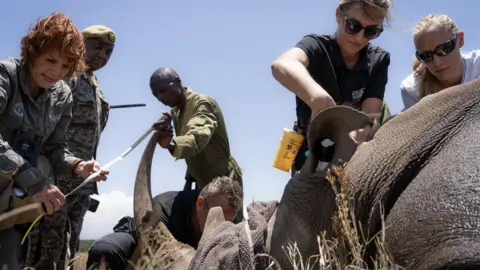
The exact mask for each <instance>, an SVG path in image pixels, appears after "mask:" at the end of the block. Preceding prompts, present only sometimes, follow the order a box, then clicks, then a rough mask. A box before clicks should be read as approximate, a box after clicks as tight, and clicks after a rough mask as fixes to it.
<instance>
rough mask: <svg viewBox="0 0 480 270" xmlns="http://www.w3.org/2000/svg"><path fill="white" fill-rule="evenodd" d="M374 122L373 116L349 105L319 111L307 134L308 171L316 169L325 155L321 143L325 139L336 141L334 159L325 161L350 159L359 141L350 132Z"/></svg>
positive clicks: (311, 171) (306, 164)
mask: <svg viewBox="0 0 480 270" xmlns="http://www.w3.org/2000/svg"><path fill="white" fill-rule="evenodd" d="M373 123H374V118H373V117H371V116H369V115H367V114H365V113H363V112H361V111H358V110H355V109H353V108H351V107H348V106H334V107H330V108H327V109H325V110H323V111H321V112H319V113H318V114H317V115H315V116H314V117H313V118H312V120H311V121H310V127H309V131H308V135H307V139H308V145H309V151H310V154H309V157H308V159H307V161H306V163H305V166H306V171H307V172H310V173H313V172H315V171H316V169H317V165H318V162H319V160H320V158H321V156H322V155H323V153H322V145H321V143H322V142H323V141H324V140H325V139H329V140H331V141H332V142H333V143H334V146H333V147H334V150H333V151H334V153H333V159H332V160H328V161H325V162H331V161H334V160H337V161H338V160H341V161H343V162H345V161H348V160H349V159H350V158H351V157H352V155H353V153H354V152H355V150H356V149H357V143H356V142H355V141H354V140H353V139H352V138H351V137H350V136H349V133H350V132H351V131H353V130H357V129H361V128H364V127H365V126H367V125H372V124H373Z"/></svg>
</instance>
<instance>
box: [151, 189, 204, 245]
mask: <svg viewBox="0 0 480 270" xmlns="http://www.w3.org/2000/svg"><path fill="white" fill-rule="evenodd" d="M199 194H200V190H185V191H169V192H164V193H162V194H159V195H157V196H155V198H153V202H154V203H155V207H156V208H155V210H159V211H160V219H161V220H162V221H163V222H164V223H165V226H166V227H167V228H168V230H169V231H170V232H171V233H172V235H173V237H175V239H177V240H178V241H180V242H182V243H185V244H189V245H190V246H192V247H194V248H195V249H196V248H197V245H198V239H196V237H195V232H194V229H193V224H192V215H194V214H195V202H196V200H197V197H198V195H199Z"/></svg>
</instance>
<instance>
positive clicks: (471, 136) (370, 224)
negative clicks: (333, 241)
mask: <svg viewBox="0 0 480 270" xmlns="http://www.w3.org/2000/svg"><path fill="white" fill-rule="evenodd" d="M369 121H370V119H369V118H368V117H367V115H365V114H363V113H361V112H358V111H355V110H353V109H350V108H348V107H333V108H329V109H327V110H325V111H323V112H321V113H320V114H319V115H317V116H316V117H315V118H314V119H313V120H312V123H311V130H310V134H309V142H310V143H311V149H310V153H311V154H310V156H309V157H308V159H307V162H306V164H305V166H304V168H302V170H301V172H300V173H299V174H297V175H296V176H295V177H293V178H292V179H291V180H290V181H289V182H288V184H287V185H286V187H285V190H284V193H283V196H282V198H281V201H280V204H279V207H278V209H277V213H276V216H275V220H271V224H270V227H271V228H270V229H271V231H270V232H269V241H270V242H269V243H267V246H268V249H269V253H270V255H272V256H273V257H274V258H276V259H277V260H278V261H279V262H280V264H281V265H282V267H283V269H290V268H291V267H292V266H291V264H290V263H289V262H288V260H287V258H286V256H285V253H284V251H283V250H282V248H281V246H282V245H286V244H287V242H288V241H296V242H297V245H298V248H299V250H300V254H302V257H303V258H304V259H305V258H308V257H309V256H311V255H315V254H318V253H319V251H318V244H317V240H316V239H317V235H321V232H322V231H326V232H327V236H328V237H331V236H332V234H333V229H332V220H331V218H332V216H333V214H334V211H335V210H336V207H335V201H334V198H335V196H334V192H333V190H332V187H331V184H330V182H328V181H327V180H325V179H324V178H323V177H322V175H324V171H320V172H316V168H317V165H318V163H319V162H318V161H319V158H320V154H321V153H320V152H319V150H318V145H319V144H320V142H322V141H323V140H324V139H326V138H328V139H330V140H332V141H334V142H335V145H336V146H335V147H336V148H335V154H334V160H333V162H332V163H336V162H338V161H339V160H340V159H341V160H343V161H347V164H346V167H345V169H344V173H345V179H344V180H343V181H342V184H343V189H344V191H345V192H346V194H347V195H348V196H349V197H350V198H352V199H353V205H354V213H355V217H356V220H357V222H360V223H361V226H362V229H363V234H364V235H365V236H366V239H370V238H371V237H372V236H373V235H374V234H376V233H377V232H379V230H380V229H381V216H380V207H383V208H384V214H385V216H386V218H385V221H386V224H385V225H386V228H387V229H386V233H385V234H386V235H385V244H386V246H387V249H388V251H389V252H390V253H391V255H392V257H393V259H394V260H395V262H396V263H397V264H398V265H401V266H404V267H406V268H407V269H480V79H478V80H475V81H472V82H469V83H465V84H462V85H459V86H455V87H451V88H448V89H445V90H443V91H441V92H440V93H438V94H435V95H430V96H427V97H426V98H424V99H422V100H421V101H420V102H419V103H418V104H416V105H415V106H413V107H411V108H410V109H409V110H407V111H405V112H402V113H401V114H398V115H397V116H396V117H394V118H391V119H389V121H388V122H387V123H385V125H384V126H383V127H382V128H380V129H379V130H378V132H377V133H376V134H375V135H374V138H373V139H372V140H371V141H369V142H367V143H364V144H362V145H360V146H359V147H358V148H357V146H356V144H355V142H354V141H353V140H352V139H351V138H350V137H349V136H348V132H349V131H350V130H354V129H357V128H361V127H362V126H364V125H365V124H367V123H369ZM355 149H356V151H355ZM370 248H372V249H373V248H374V247H370ZM372 249H370V250H369V251H370V252H368V254H369V255H372V252H373V251H374V250H372ZM366 259H368V258H366Z"/></svg>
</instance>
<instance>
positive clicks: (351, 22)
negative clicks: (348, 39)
mask: <svg viewBox="0 0 480 270" xmlns="http://www.w3.org/2000/svg"><path fill="white" fill-rule="evenodd" d="M340 11H341V14H342V16H343V19H344V20H345V32H347V33H348V34H350V35H356V34H358V33H360V31H362V30H364V31H363V36H364V37H365V38H367V39H376V38H377V37H378V36H380V34H381V33H382V32H383V26H382V25H380V26H378V25H369V26H367V27H363V25H362V23H360V21H359V20H357V19H355V18H348V17H347V15H346V14H345V10H344V7H343V6H341V7H340Z"/></svg>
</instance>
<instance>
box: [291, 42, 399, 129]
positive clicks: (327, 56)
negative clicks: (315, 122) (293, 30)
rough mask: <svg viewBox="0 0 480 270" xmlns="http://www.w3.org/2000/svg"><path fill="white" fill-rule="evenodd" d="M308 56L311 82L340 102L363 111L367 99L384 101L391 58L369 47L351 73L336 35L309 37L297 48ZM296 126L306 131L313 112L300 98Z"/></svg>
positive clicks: (366, 47)
mask: <svg viewBox="0 0 480 270" xmlns="http://www.w3.org/2000/svg"><path fill="white" fill-rule="evenodd" d="M296 47H297V48H300V49H302V50H303V51H304V52H305V53H306V54H307V56H308V61H309V64H308V67H307V70H308V72H309V73H310V75H311V76H312V78H313V79H314V80H315V81H316V82H317V83H318V84H319V85H320V86H321V87H322V88H323V89H325V90H326V91H327V92H328V93H329V94H330V96H332V98H333V99H334V100H335V102H337V104H341V103H345V102H347V103H351V104H352V105H353V106H354V107H355V108H358V109H360V108H361V103H362V102H363V101H364V100H365V99H367V98H378V99H380V100H383V97H384V94H385V86H386V84H387V80H388V66H389V65H390V54H389V53H388V52H387V51H385V50H383V49H382V48H380V47H377V46H374V45H372V44H370V43H369V44H368V45H367V46H365V48H363V49H362V50H361V51H360V57H359V59H358V61H357V63H356V64H355V66H354V67H353V68H352V69H349V68H347V66H346V64H345V62H344V60H343V58H342V54H341V51H340V47H339V45H338V43H337V41H336V38H335V36H334V35H315V34H311V35H307V36H305V37H304V38H303V39H302V40H301V41H300V42H298V43H297V45H296ZM332 67H333V69H332ZM296 102H297V124H298V126H299V127H300V128H302V129H306V128H307V125H308V121H309V119H310V116H311V114H312V112H311V109H310V108H309V107H308V105H307V104H305V102H303V101H302V100H301V99H300V98H299V97H298V96H297V97H296Z"/></svg>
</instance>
